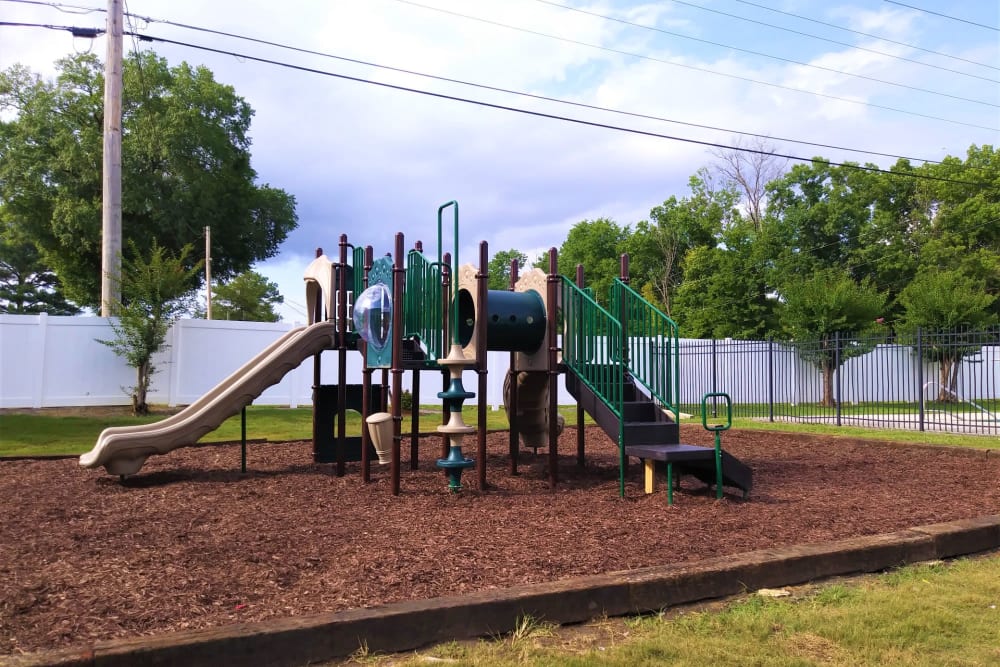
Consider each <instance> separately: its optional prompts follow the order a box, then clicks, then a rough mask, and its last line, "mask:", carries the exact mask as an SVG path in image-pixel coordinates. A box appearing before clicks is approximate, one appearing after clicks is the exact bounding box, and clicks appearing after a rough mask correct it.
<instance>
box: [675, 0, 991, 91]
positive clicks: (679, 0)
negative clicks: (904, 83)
mask: <svg viewBox="0 0 1000 667" xmlns="http://www.w3.org/2000/svg"><path fill="white" fill-rule="evenodd" d="M671 2H675V3H677V4H678V5H684V6H686V7H693V8H694V9H700V10H702V11H706V12H711V13H713V14H719V15H720V16H728V17H729V18H734V19H738V20H740V21H746V22H747V23H753V24H756V25H762V26H766V27H768V28H774V29H775V30H782V31H784V32H789V33H792V34H793V35H801V36H802V37H809V38H810V39H818V40H820V41H822V42H828V43H830V44H837V45H838V46H844V47H847V48H849V49H856V50H858V51H866V52H868V53H874V54H876V55H880V56H885V57H886V58H895V59H897V60H903V61H905V62H908V63H914V64H916V65H924V66H926V67H934V68H936V69H943V70H945V71H948V72H955V73H956V74H963V72H958V71H956V70H949V69H948V68H946V67H938V66H937V65H931V64H929V63H924V62H920V61H919V60H914V59H912V58H905V57H903V56H897V55H895V54H892V53H886V52H885V51H878V50H876V49H869V48H867V47H864V46H857V45H855V44H850V43H848V42H841V41H838V40H836V39H830V38H829V37H821V36H820V35H814V34H812V33H809V32H803V31H801V30H795V29H793V28H786V27H784V26H780V25H774V24H773V23H767V22H766V21H758V20H756V19H751V18H747V17H746V16H740V15H739V14H730V13H728V12H723V11H720V10H718V9H710V8H709V7H702V6H701V5H696V4H694V3H693V2H686V1H685V0H671ZM970 62H971V61H970ZM975 64H977V65H982V66H983V67H989V68H990V69H995V70H1000V67H994V66H993V65H986V64H983V63H975ZM967 76H973V75H971V74H969V75H967ZM987 81H993V79H987Z"/></svg>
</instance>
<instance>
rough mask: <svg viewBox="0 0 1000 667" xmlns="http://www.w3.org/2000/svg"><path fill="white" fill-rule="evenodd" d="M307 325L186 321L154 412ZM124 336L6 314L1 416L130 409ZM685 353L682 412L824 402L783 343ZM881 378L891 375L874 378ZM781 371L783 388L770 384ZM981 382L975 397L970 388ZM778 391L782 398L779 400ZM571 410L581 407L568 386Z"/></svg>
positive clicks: (470, 381)
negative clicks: (723, 399) (117, 345)
mask: <svg viewBox="0 0 1000 667" xmlns="http://www.w3.org/2000/svg"><path fill="white" fill-rule="evenodd" d="M296 325H297V324H292V323H286V322H277V323H273V324H272V323H264V322H227V321H218V320H212V321H207V320H181V321H179V322H178V323H177V324H176V325H175V326H174V327H173V328H172V329H171V330H170V332H169V334H168V337H167V344H168V347H167V348H166V349H165V350H163V351H162V352H161V354H160V355H158V357H157V359H156V361H155V365H156V367H157V368H158V372H157V373H156V375H155V376H154V377H153V385H152V387H151V391H150V396H149V400H150V402H153V403H160V404H166V405H171V406H173V405H185V404H188V403H192V402H194V401H195V400H196V399H197V398H198V397H200V396H201V395H202V394H204V393H205V392H206V391H208V390H209V389H211V388H212V387H213V386H215V385H216V384H217V383H218V382H219V381H220V380H222V379H223V378H225V377H226V376H228V375H229V374H230V373H231V372H232V371H234V370H236V369H237V368H238V367H240V366H241V365H242V364H244V363H245V362H246V361H248V360H249V359H251V358H252V357H253V356H254V355H256V354H257V353H258V352H260V351H261V350H263V349H264V348H265V347H266V346H267V345H268V344H269V343H271V342H272V341H274V340H275V339H277V338H278V337H280V336H281V335H282V334H284V333H285V332H287V331H289V330H290V329H292V328H293V327H295V326H296ZM112 337H113V333H112V331H111V327H110V325H109V324H108V321H107V320H106V319H103V318H100V317H60V316H48V315H0V408H43V407H60V406H87V405H128V404H129V403H130V401H129V398H128V395H127V394H126V388H127V387H129V386H131V385H133V384H134V383H135V371H134V370H133V369H131V368H130V367H129V366H128V365H127V364H126V363H125V361H124V360H123V359H121V358H120V357H117V356H115V354H114V353H113V352H112V351H111V349H110V348H108V347H107V346H105V345H102V344H100V343H99V342H97V339H105V340H107V339H111V338H112ZM769 345H772V347H771V348H770V351H769V349H768V346H769ZM680 352H681V359H680V382H681V403H688V404H692V403H697V402H698V401H700V400H701V396H702V395H703V394H704V393H705V392H708V391H726V392H729V393H730V394H731V395H732V397H733V400H734V402H736V403H767V402H768V400H769V398H770V399H772V400H773V401H774V402H775V403H791V404H795V403H805V402H815V401H817V400H819V387H820V383H819V377H820V376H819V371H817V369H816V367H815V366H813V365H812V364H810V363H808V362H805V361H803V360H802V359H800V358H799V357H798V355H797V354H796V353H795V351H794V350H792V349H790V348H788V347H785V346H783V345H781V344H779V343H774V344H769V343H767V342H754V341H732V342H729V341H716V343H715V344H714V345H713V343H712V342H711V341H696V340H681V341H680ZM509 357H510V355H509V354H508V353H507V352H490V353H489V358H488V368H489V374H488V376H487V378H488V383H487V392H486V393H487V396H486V400H487V403H488V404H489V405H491V406H492V407H493V408H494V409H496V408H497V407H498V406H500V405H502V403H503V398H502V386H503V377H504V374H505V373H506V372H507V368H508V361H509ZM322 358H323V378H322V382H323V383H324V384H335V383H336V381H337V354H336V352H332V351H331V352H325V353H324V354H323V357H322ZM969 361H970V362H969V363H965V362H963V366H962V369H961V372H960V376H959V394H960V395H961V396H963V397H965V396H978V397H980V398H997V397H1000V386H997V385H998V384H1000V382H998V380H997V378H1000V373H998V372H997V371H1000V347H997V346H984V347H983V348H982V351H981V353H980V354H979V355H978V357H977V360H976V361H975V364H973V363H971V362H972V360H969ZM917 363H919V362H918V361H917V359H916V358H915V355H913V354H912V353H911V352H910V351H909V350H908V349H906V348H901V347H898V346H897V347H892V346H878V347H876V348H875V349H874V350H873V351H872V352H870V353H868V354H866V355H864V356H861V357H857V358H854V359H850V360H848V361H847V362H846V363H845V364H844V366H843V368H842V369H841V373H842V374H843V376H844V378H845V382H844V400H845V401H847V402H857V401H875V400H889V401H914V400H916V399H917V397H918V395H919V393H920V388H919V387H918V386H916V385H914V384H913V383H906V384H903V383H901V382H900V380H899V379H898V378H909V377H912V376H913V373H914V368H915V365H916V364H917ZM966 367H968V368H966ZM871 368H877V369H879V372H878V373H875V374H872V373H871V372H870V371H869V370H866V369H871ZM361 370H362V359H361V355H360V354H358V353H357V352H349V353H348V354H347V381H348V382H349V383H352V384H360V382H361ZM769 373H770V377H772V378H774V377H777V378H782V379H781V381H779V382H772V383H771V384H770V385H769V383H768V381H767V378H768V377H769ZM983 373H985V375H984V374H983ZM312 375H313V371H312V362H311V358H310V359H309V360H306V361H305V362H304V363H302V364H301V365H300V366H299V367H298V368H296V369H295V370H294V371H292V372H290V373H288V374H287V375H286V376H285V377H284V379H283V380H282V381H281V382H280V383H279V384H276V385H274V386H273V387H270V388H269V389H267V390H266V391H265V392H264V393H263V394H262V395H261V396H260V397H259V398H258V399H257V400H256V401H255V403H256V404H258V405H287V406H290V407H296V406H299V405H311V404H312V380H313V377H312ZM412 376H413V374H412V373H404V374H403V388H404V389H411V381H412ZM924 376H925V378H926V379H927V380H934V379H935V378H936V375H935V369H934V365H932V364H927V363H926V362H925V364H924ZM894 378H895V379H896V380H893V379H894ZM983 378H985V379H986V381H985V382H983ZM377 379H378V376H377V375H376V381H377ZM463 381H464V384H465V387H466V389H468V390H469V391H473V392H477V391H478V382H477V377H476V374H475V373H472V372H467V373H466V374H465V376H464V378H463ZM973 382H974V383H975V389H974V388H973V386H972V384H970V383H973ZM420 389H421V391H420V394H421V395H420V398H419V400H420V403H422V404H433V403H436V402H437V401H438V399H437V392H438V391H440V390H441V383H440V381H439V379H438V376H436V375H433V374H427V373H425V374H424V375H423V377H422V378H421V382H420ZM974 391H978V393H974ZM769 393H771V394H773V396H770V397H769ZM559 403H560V404H561V405H569V404H572V403H573V398H572V397H571V396H570V395H569V394H568V392H566V390H565V388H564V387H563V386H562V383H560V389H559Z"/></svg>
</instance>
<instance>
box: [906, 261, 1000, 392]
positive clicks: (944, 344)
mask: <svg viewBox="0 0 1000 667" xmlns="http://www.w3.org/2000/svg"><path fill="white" fill-rule="evenodd" d="M996 301H997V297H996V295H993V294H989V293H988V292H987V291H986V281H985V280H983V279H978V278H974V277H971V276H967V275H964V274H962V273H961V272H960V271H959V270H955V269H953V270H943V271H942V270H928V271H925V272H921V273H920V275H918V276H917V277H916V278H915V279H914V280H913V282H911V283H910V284H909V285H907V286H906V287H905V288H904V289H903V291H902V292H901V293H900V295H899V302H900V304H902V306H903V314H902V316H901V318H900V323H899V326H898V329H899V331H901V332H903V333H908V334H910V335H914V334H916V332H917V330H918V329H919V330H920V332H921V340H922V343H923V344H922V345H921V347H922V349H923V353H924V358H925V359H927V360H929V361H935V362H937V363H938V364H939V367H938V368H939V378H938V400H939V401H945V402H951V401H955V400H957V399H958V370H959V368H960V367H961V361H962V358H963V357H964V356H966V355H969V354H974V353H976V352H978V351H979V349H980V343H979V338H980V336H978V335H977V334H976V332H977V330H979V331H981V330H982V329H985V328H987V327H989V326H991V325H994V324H996V323H997V320H998V318H997V315H996V314H995V313H993V312H992V311H991V310H990V307H991V306H992V305H993V304H994V303H995V302H996Z"/></svg>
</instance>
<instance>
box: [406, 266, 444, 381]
mask: <svg viewBox="0 0 1000 667" xmlns="http://www.w3.org/2000/svg"><path fill="white" fill-rule="evenodd" d="M442 271H443V265H442V263H441V262H432V261H430V260H429V259H428V258H427V257H425V256H424V254H423V253H421V252H420V251H418V250H411V251H410V252H409V254H408V255H407V256H406V285H405V286H404V288H403V332H404V333H403V335H404V337H410V336H416V337H418V338H419V339H420V341H421V342H423V343H424V345H426V346H427V360H428V362H434V361H436V360H437V359H440V358H443V357H445V356H447V354H448V351H447V350H446V349H445V344H446V343H447V339H446V336H445V331H444V294H443V293H442Z"/></svg>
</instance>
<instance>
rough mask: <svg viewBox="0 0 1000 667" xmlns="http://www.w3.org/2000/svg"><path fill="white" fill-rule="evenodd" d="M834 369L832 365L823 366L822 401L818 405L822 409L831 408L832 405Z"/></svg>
mask: <svg viewBox="0 0 1000 667" xmlns="http://www.w3.org/2000/svg"><path fill="white" fill-rule="evenodd" d="M834 370H835V369H834V367H833V364H832V363H825V364H823V368H822V374H823V401H822V403H820V405H822V406H823V407H826V408H832V407H833V405H834V400H833V399H834V396H833V373H834Z"/></svg>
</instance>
